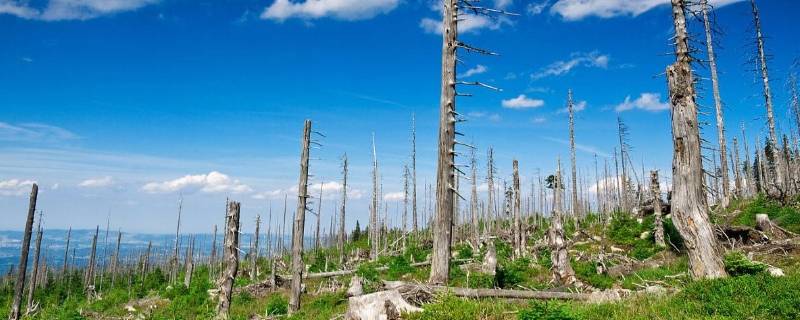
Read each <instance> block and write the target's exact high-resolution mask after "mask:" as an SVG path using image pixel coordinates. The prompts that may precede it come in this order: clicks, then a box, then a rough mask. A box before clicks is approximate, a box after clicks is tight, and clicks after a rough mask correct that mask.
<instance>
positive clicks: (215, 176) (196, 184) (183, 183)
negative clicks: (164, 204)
mask: <svg viewBox="0 0 800 320" xmlns="http://www.w3.org/2000/svg"><path fill="white" fill-rule="evenodd" d="M142 190H143V191H145V192H147V193H170V192H179V191H180V192H187V193H191V192H196V191H202V192H205V193H220V192H229V193H247V192H252V191H253V189H252V188H250V186H248V185H246V184H242V183H241V182H239V180H234V179H231V178H230V177H228V176H227V175H225V174H222V173H219V172H217V171H212V172H210V173H208V174H198V175H187V176H184V177H182V178H178V179H175V180H169V181H163V182H150V183H148V184H145V185H144V186H143V187H142Z"/></svg>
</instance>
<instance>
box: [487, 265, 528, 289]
mask: <svg viewBox="0 0 800 320" xmlns="http://www.w3.org/2000/svg"><path fill="white" fill-rule="evenodd" d="M529 265H530V260H528V259H527V258H519V259H517V260H514V261H508V262H505V263H503V264H501V265H500V267H498V268H497V275H496V276H495V277H496V278H495V279H496V282H497V286H499V287H501V288H511V287H514V286H515V285H517V284H520V283H523V282H525V281H527V280H528V274H530V273H531V272H530V267H529Z"/></svg>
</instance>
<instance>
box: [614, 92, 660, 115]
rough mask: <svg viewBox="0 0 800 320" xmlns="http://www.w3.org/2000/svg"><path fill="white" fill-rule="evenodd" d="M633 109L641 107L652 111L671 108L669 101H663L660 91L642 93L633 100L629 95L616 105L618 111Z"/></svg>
mask: <svg viewBox="0 0 800 320" xmlns="http://www.w3.org/2000/svg"><path fill="white" fill-rule="evenodd" d="M633 109H641V110H645V111H650V112H658V111H664V110H669V109H670V104H669V103H668V102H661V94H658V93H649V92H645V93H642V94H641V95H640V96H639V98H636V100H631V96H627V97H626V98H625V101H624V102H622V103H620V104H618V105H617V106H616V107H614V110H616V111H617V112H624V111H628V110H633Z"/></svg>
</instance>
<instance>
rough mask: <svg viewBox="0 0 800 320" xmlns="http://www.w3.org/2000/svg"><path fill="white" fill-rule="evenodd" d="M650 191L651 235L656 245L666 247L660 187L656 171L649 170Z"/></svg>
mask: <svg viewBox="0 0 800 320" xmlns="http://www.w3.org/2000/svg"><path fill="white" fill-rule="evenodd" d="M650 192H652V194H653V217H655V221H654V222H653V224H654V228H655V230H653V237H654V238H655V240H656V246H658V247H661V248H663V247H666V246H667V244H666V242H664V222H663V221H662V219H661V187H660V184H659V183H658V171H656V170H653V171H650Z"/></svg>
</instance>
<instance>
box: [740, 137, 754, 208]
mask: <svg viewBox="0 0 800 320" xmlns="http://www.w3.org/2000/svg"><path fill="white" fill-rule="evenodd" d="M741 127H742V142H743V143H744V159H745V160H744V176H745V179H746V184H745V190H747V195H748V196H750V195H752V194H753V193H754V192H755V189H753V186H754V183H755V181H754V177H753V168H752V167H751V165H752V164H751V163H750V148H749V147H748V146H747V136H746V135H745V134H744V122H742V124H741Z"/></svg>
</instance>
